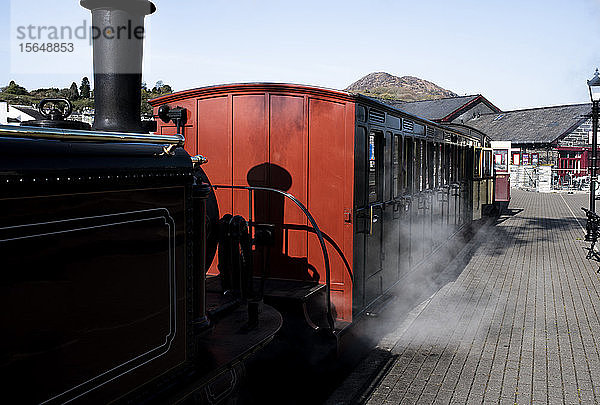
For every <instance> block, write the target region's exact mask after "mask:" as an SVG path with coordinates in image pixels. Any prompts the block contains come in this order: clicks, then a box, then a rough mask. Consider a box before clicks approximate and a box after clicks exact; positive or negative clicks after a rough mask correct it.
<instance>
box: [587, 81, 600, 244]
mask: <svg viewBox="0 0 600 405" xmlns="http://www.w3.org/2000/svg"><path fill="white" fill-rule="evenodd" d="M587 84H588V88H589V89H590V98H591V99H592V158H591V166H592V167H591V172H590V211H592V212H593V213H595V212H596V182H597V179H596V170H597V165H596V163H597V159H598V157H597V156H598V103H599V102H600V76H599V75H598V69H596V73H595V74H594V77H593V78H592V80H588V82H587ZM592 233H593V231H592V226H591V223H590V219H589V218H588V223H587V234H586V236H585V239H586V240H589V241H591V240H592V239H593V235H592Z"/></svg>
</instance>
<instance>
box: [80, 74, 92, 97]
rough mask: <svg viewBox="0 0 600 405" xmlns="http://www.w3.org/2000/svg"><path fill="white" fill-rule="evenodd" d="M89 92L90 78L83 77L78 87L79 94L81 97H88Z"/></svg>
mask: <svg viewBox="0 0 600 405" xmlns="http://www.w3.org/2000/svg"><path fill="white" fill-rule="evenodd" d="M90 92H91V87H90V79H88V78H87V77H84V78H83V79H82V80H81V86H80V87H79V96H80V97H81V98H90Z"/></svg>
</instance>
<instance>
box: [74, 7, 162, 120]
mask: <svg viewBox="0 0 600 405" xmlns="http://www.w3.org/2000/svg"><path fill="white" fill-rule="evenodd" d="M80 4H81V6H83V7H85V8H87V9H89V10H91V12H92V30H91V35H92V39H93V46H94V104H95V110H96V113H95V119H94V126H93V129H94V130H97V131H111V132H144V128H143V126H142V122H141V87H142V59H143V54H144V37H145V30H144V18H145V16H146V15H148V14H152V13H153V12H154V11H156V7H155V5H154V4H153V3H152V2H150V1H148V0H81V2H80Z"/></svg>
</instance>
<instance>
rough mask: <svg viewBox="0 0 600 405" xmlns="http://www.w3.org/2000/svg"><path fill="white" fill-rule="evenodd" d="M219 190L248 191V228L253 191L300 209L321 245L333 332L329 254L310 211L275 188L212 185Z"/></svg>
mask: <svg viewBox="0 0 600 405" xmlns="http://www.w3.org/2000/svg"><path fill="white" fill-rule="evenodd" d="M219 188H224V189H229V190H248V202H249V210H248V212H249V218H248V224H249V226H250V227H252V209H253V193H254V191H267V192H270V193H276V194H280V195H282V196H284V197H285V198H287V199H289V200H290V201H292V202H293V203H294V204H296V206H298V208H300V210H302V212H303V213H304V215H305V216H306V218H308V220H309V221H310V223H311V225H312V227H313V229H314V230H315V234H316V235H317V238H318V239H319V243H320V244H321V250H322V252H323V261H324V262H325V290H326V294H327V323H328V325H329V327H330V329H331V331H332V332H333V330H334V328H335V321H334V319H333V313H332V311H331V269H330V267H329V254H328V253H327V245H326V244H325V238H324V237H323V233H322V232H321V230H320V229H319V226H318V225H317V221H315V218H314V217H313V216H312V215H311V213H310V211H308V209H307V208H306V207H305V206H304V204H302V203H301V202H300V201H299V200H298V199H297V198H296V197H294V196H293V195H292V194H289V193H286V192H285V191H281V190H277V189H275V188H269V187H251V186H223V185H213V189H214V190H215V191H216V190H218V189H219Z"/></svg>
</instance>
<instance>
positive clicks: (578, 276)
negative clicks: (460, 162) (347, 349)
mask: <svg viewBox="0 0 600 405" xmlns="http://www.w3.org/2000/svg"><path fill="white" fill-rule="evenodd" d="M588 204H589V196H588V195H587V194H566V193H561V194H558V193H552V194H540V193H534V192H526V191H520V190H512V201H511V203H510V205H509V209H508V211H507V212H505V213H504V215H501V216H500V217H499V218H498V219H497V220H495V221H494V222H493V223H491V224H490V225H488V226H486V227H483V228H482V229H480V231H479V232H478V233H477V234H476V236H475V237H474V239H473V240H472V241H471V242H470V243H469V246H467V247H466V248H465V249H463V251H461V253H459V255H458V256H459V257H457V259H458V260H459V261H460V260H462V264H461V266H460V267H461V268H460V269H459V271H456V270H454V271H455V272H456V274H455V276H454V277H449V278H448V280H447V281H445V282H443V283H441V284H440V285H439V287H440V288H438V289H437V291H436V292H435V293H434V294H433V295H431V296H430V297H429V298H428V299H426V300H425V301H423V302H421V303H420V304H419V305H417V306H413V307H412V310H411V311H409V313H408V314H407V315H406V316H402V319H401V320H400V323H399V324H398V325H397V327H394V328H393V330H392V331H391V332H389V333H387V334H386V335H385V336H384V337H383V339H381V340H380V341H379V343H378V345H377V347H376V348H375V349H374V350H373V351H372V352H371V354H370V355H369V356H367V358H366V359H365V360H363V362H362V363H361V365H359V366H358V367H357V368H356V370H355V372H353V373H352V375H350V377H349V378H348V379H347V380H346V382H344V384H342V386H340V387H339V388H338V389H337V390H336V392H334V394H333V395H332V397H330V399H329V401H328V402H327V403H328V404H345V403H367V404H372V405H377V404H488V403H489V404H563V403H564V404H579V403H581V404H593V403H598V402H599V401H600V351H599V348H600V276H599V275H597V274H596V270H597V269H598V264H597V263H596V262H594V261H591V260H587V259H586V258H585V256H586V253H587V249H586V248H587V247H588V246H589V244H588V243H586V242H584V240H583V239H584V229H585V223H586V220H585V214H584V212H583V211H582V210H581V207H586V208H587V207H588ZM373 365H376V368H377V372H375V373H370V375H369V376H368V380H367V381H364V380H361V374H362V375H363V377H364V375H365V371H364V370H365V369H368V368H373ZM357 387H360V390H362V391H360V390H359V391H356V389H357ZM353 390H354V393H352V392H353Z"/></svg>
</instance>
